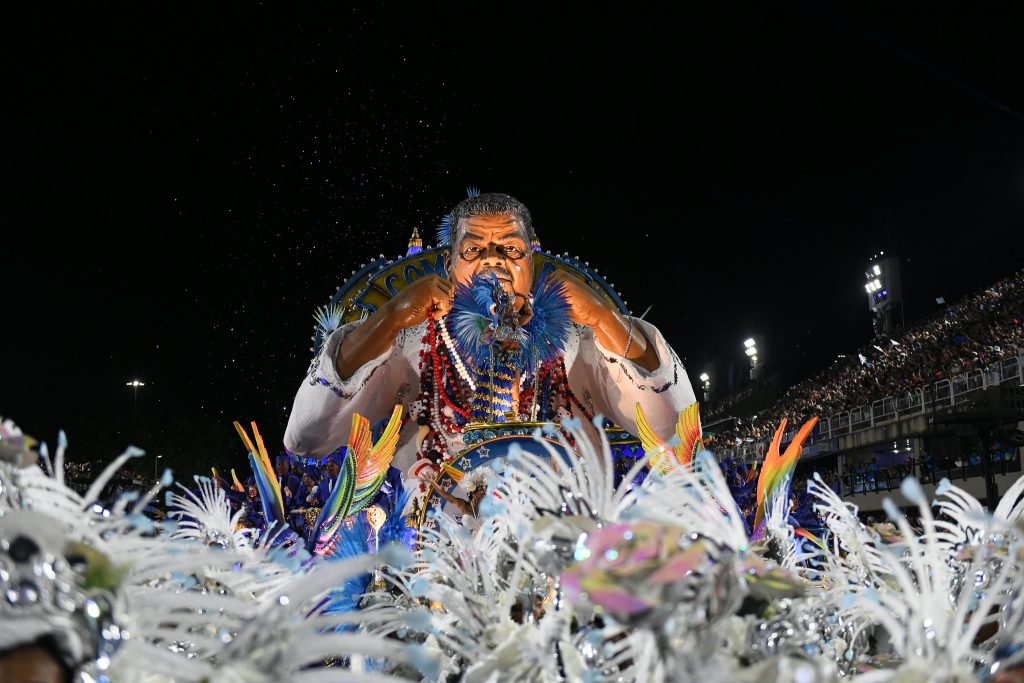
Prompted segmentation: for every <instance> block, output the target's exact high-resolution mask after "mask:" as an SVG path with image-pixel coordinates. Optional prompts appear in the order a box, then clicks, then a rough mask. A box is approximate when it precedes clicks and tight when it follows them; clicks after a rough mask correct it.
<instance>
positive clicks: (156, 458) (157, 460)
mask: <svg viewBox="0 0 1024 683" xmlns="http://www.w3.org/2000/svg"><path fill="white" fill-rule="evenodd" d="M162 457H164V456H162V455H158V456H156V457H155V458H153V481H156V480H157V479H159V478H160V477H159V475H158V474H157V470H159V469H160V466H159V464H158V463H159V461H160V458H162Z"/></svg>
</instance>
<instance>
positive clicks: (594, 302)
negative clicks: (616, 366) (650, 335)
mask: <svg viewBox="0 0 1024 683" xmlns="http://www.w3.org/2000/svg"><path fill="white" fill-rule="evenodd" d="M556 277H557V278H558V279H559V281H560V282H562V283H564V284H565V293H566V296H567V297H568V299H569V316H570V317H571V318H572V321H573V322H574V323H577V324H579V325H586V326H587V327H589V328H591V329H592V330H594V336H595V337H596V338H597V340H598V341H600V342H601V344H602V345H603V346H604V347H605V348H606V349H608V350H610V351H611V352H612V353H616V354H619V355H623V354H626V357H627V358H629V359H630V360H632V361H633V362H635V363H636V364H637V365H639V366H640V367H642V368H644V369H645V370H647V371H648V372H650V371H652V370H654V369H655V368H657V367H658V354H657V352H656V351H655V350H654V347H653V346H652V345H651V344H648V343H647V338H646V337H644V335H643V332H641V331H639V330H636V329H633V330H632V333H630V328H631V327H632V325H631V323H630V322H629V321H628V320H627V319H626V318H625V317H624V316H622V315H620V314H619V313H618V311H616V310H615V309H614V308H613V307H612V305H611V304H609V303H607V302H606V301H605V300H604V299H602V298H601V296H600V295H598V294H597V293H596V292H595V291H594V290H592V289H591V288H590V287H588V286H587V285H586V283H584V282H583V281H582V280H578V279H576V278H574V277H572V276H571V275H568V274H566V273H557V274H556Z"/></svg>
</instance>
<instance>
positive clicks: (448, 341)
mask: <svg viewBox="0 0 1024 683" xmlns="http://www.w3.org/2000/svg"><path fill="white" fill-rule="evenodd" d="M440 323H441V324H440V325H439V327H440V328H441V339H442V340H443V341H444V345H445V346H447V347H448V353H449V354H450V355H451V358H452V362H453V363H455V371H456V372H458V373H459V377H461V378H462V379H463V380H464V381H465V382H466V384H468V385H469V388H470V389H472V390H473V391H476V382H474V381H473V378H472V377H471V376H470V374H469V370H467V369H466V364H465V363H463V362H462V356H460V355H459V352H458V351H457V350H456V349H455V344H453V343H452V338H451V337H450V336H449V335H448V318H447V316H446V317H444V318H441V320H440Z"/></svg>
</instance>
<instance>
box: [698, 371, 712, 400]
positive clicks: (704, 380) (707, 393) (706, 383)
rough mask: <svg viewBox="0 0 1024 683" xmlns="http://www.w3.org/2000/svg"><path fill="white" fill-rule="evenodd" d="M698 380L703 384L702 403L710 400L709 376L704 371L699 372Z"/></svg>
mask: <svg viewBox="0 0 1024 683" xmlns="http://www.w3.org/2000/svg"><path fill="white" fill-rule="evenodd" d="M700 382H701V384H703V385H704V403H710V402H711V377H710V376H709V375H708V373H706V372H702V373H701V374H700Z"/></svg>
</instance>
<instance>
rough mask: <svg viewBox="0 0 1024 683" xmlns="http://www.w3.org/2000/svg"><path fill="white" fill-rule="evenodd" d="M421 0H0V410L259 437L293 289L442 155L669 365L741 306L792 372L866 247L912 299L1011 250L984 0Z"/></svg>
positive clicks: (84, 442) (416, 201)
mask: <svg viewBox="0 0 1024 683" xmlns="http://www.w3.org/2000/svg"><path fill="white" fill-rule="evenodd" d="M438 4H439V5H441V6H439V7H436V8H423V7H421V8H419V9H409V8H407V7H404V6H400V5H398V4H387V5H382V6H378V7H376V8H372V9H358V10H355V9H341V8H337V7H334V6H333V5H328V4H327V3H325V7H322V8H320V9H313V8H310V7H308V6H307V7H306V8H305V9H304V10H302V11H296V10H294V9H293V8H291V7H290V6H289V5H286V4H281V5H279V6H271V5H268V4H266V3H260V4H257V3H246V4H236V5H226V4H221V3H194V4H189V3H166V4H156V3H131V4H128V3H125V4H120V5H119V4H104V5H100V6H98V5H94V4H85V3H83V4H72V5H68V6H52V5H51V6H47V7H45V8H42V9H40V10H39V11H38V12H37V13H35V14H33V15H31V16H30V15H24V16H14V15H8V17H7V20H6V21H5V22H4V23H5V24H6V28H5V30H4V33H5V41H4V44H5V52H7V53H8V54H7V56H6V58H5V60H4V72H5V78H4V81H5V86H4V90H5V91H6V95H7V97H5V99H6V100H7V102H8V105H7V106H6V107H5V109H6V110H7V113H8V114H9V115H11V116H10V118H9V119H8V123H7V124H6V126H5V132H6V135H5V143H4V145H3V155H4V158H5V163H4V164H3V166H4V167H5V168H4V175H5V177H6V180H5V182H4V183H3V185H4V188H5V192H6V193H7V194H8V198H7V200H5V202H4V205H5V207H4V213H5V214H6V216H5V218H4V219H3V228H2V231H3V238H2V245H3V252H4V255H3V264H4V265H3V267H4V271H5V278H4V281H5V287H4V309H5V312H4V316H3V320H4V322H3V333H2V335H0V336H2V339H3V341H2V344H3V355H2V362H3V374H2V377H0V414H2V415H4V416H5V417H10V418H13V419H15V420H16V421H17V422H18V423H19V424H20V425H21V426H22V427H23V429H24V430H25V431H26V432H28V433H31V434H33V435H35V436H37V437H38V438H40V439H44V440H47V441H50V442H51V443H52V442H53V441H54V440H55V434H56V431H57V430H58V429H59V428H64V429H66V430H67V432H68V436H69V439H70V441H71V451H70V455H71V457H72V458H75V459H93V458H103V459H107V458H110V457H112V456H113V455H115V454H116V453H118V452H120V450H121V449H122V448H123V447H124V446H125V445H127V443H128V442H129V441H131V442H134V443H137V444H138V445H140V446H142V447H143V448H147V449H148V450H149V452H150V455H154V454H156V453H158V452H163V453H165V454H166V455H167V457H168V460H167V461H164V462H170V463H171V464H172V465H175V466H176V467H178V468H179V469H181V468H184V469H186V470H187V469H190V468H191V470H192V471H199V470H205V469H206V467H208V466H209V465H211V464H214V465H222V466H223V465H225V464H229V463H231V464H236V465H237V464H239V463H241V462H242V460H241V456H242V449H241V447H240V444H239V443H236V441H237V439H236V437H235V436H234V434H233V431H232V430H231V427H230V423H231V421H232V420H234V419H240V420H242V421H248V420H253V419H254V420H257V421H258V422H259V424H260V425H261V426H262V431H263V432H264V435H265V436H266V438H267V442H268V444H270V446H271V448H272V450H276V449H277V448H279V444H280V440H281V435H282V433H283V429H284V425H285V423H286V420H287V415H288V410H289V409H290V407H291V402H292V397H293V395H294V391H295V389H296V388H297V386H298V383H299V382H300V381H301V379H302V377H303V374H304V373H305V370H306V367H307V364H308V362H309V357H310V353H309V350H308V349H309V346H310V342H309V337H310V335H311V334H312V331H313V324H314V323H313V319H312V317H311V314H312V312H313V310H314V308H315V307H316V306H318V305H320V304H322V303H324V302H326V300H327V299H328V297H329V296H330V295H331V294H332V293H333V292H334V290H335V289H336V288H337V286H338V285H339V284H340V283H341V282H342V281H343V279H344V277H345V276H346V275H347V274H348V273H349V272H350V271H351V270H352V269H353V268H354V267H356V266H358V265H359V264H360V263H362V262H364V261H365V260H367V259H368V258H369V257H372V256H376V255H377V254H380V253H383V254H386V255H388V256H395V255H397V254H399V253H403V252H404V250H405V246H406V241H407V239H408V236H409V233H410V231H411V229H412V228H413V227H414V226H419V227H420V228H421V229H422V230H423V231H424V233H425V236H427V237H432V235H433V226H434V225H435V224H436V222H437V221H438V219H439V218H440V216H441V215H443V214H444V213H445V212H447V211H448V210H450V208H451V207H452V206H453V205H454V204H455V203H457V202H458V201H459V200H460V199H461V198H462V197H464V196H465V195H464V188H465V187H466V186H467V185H475V186H478V187H480V188H481V189H482V190H484V191H504V192H508V193H510V194H513V195H515V196H516V197H518V198H519V199H521V200H523V201H524V202H525V203H526V204H527V206H529V207H530V209H531V211H532V213H533V217H534V222H535V225H536V227H537V231H538V233H539V235H540V238H541V240H542V242H543V244H544V246H545V248H549V249H552V250H554V251H557V252H559V253H561V252H563V251H568V252H570V253H573V254H576V255H579V256H580V257H582V258H584V259H586V260H588V261H590V262H591V263H593V264H596V265H597V266H598V268H599V269H600V271H601V273H602V274H605V275H606V276H607V277H608V279H610V280H611V281H612V282H613V283H614V284H615V285H616V287H617V289H618V290H619V291H620V292H622V293H623V294H624V296H625V298H626V300H627V301H629V303H630V305H631V308H633V310H634V312H636V313H637V314H639V313H641V312H643V311H644V310H645V309H646V308H647V307H648V305H653V308H652V310H651V311H650V313H649V314H648V319H649V320H651V321H653V322H654V323H655V324H656V325H658V326H659V327H660V328H661V329H662V331H663V332H664V334H665V336H666V337H667V338H668V340H669V342H670V343H671V344H673V346H674V347H675V348H676V350H677V351H678V352H679V354H680V356H682V357H683V358H684V359H685V362H686V365H687V367H688V370H689V372H690V374H691V378H692V380H693V382H694V384H696V383H697V380H696V376H697V375H699V374H700V372H701V371H702V369H703V368H704V367H706V366H707V364H708V363H710V362H711V361H712V360H713V359H714V358H716V357H721V356H724V355H727V354H728V355H733V354H736V353H737V352H738V351H739V350H740V345H741V342H742V340H743V339H744V338H746V337H747V336H749V335H751V334H755V333H757V334H762V335H764V339H765V347H766V348H765V351H764V360H765V361H766V362H767V364H768V366H769V371H772V372H779V373H781V374H782V376H783V380H784V381H785V382H787V383H792V382H794V381H797V380H799V379H801V378H803V377H805V376H807V375H808V374H810V373H813V372H815V371H817V370H820V369H821V368H823V367H824V366H826V365H827V364H828V363H830V362H831V361H832V360H833V359H834V358H835V357H836V355H837V354H840V353H849V352H852V351H854V350H855V349H856V348H857V347H858V346H860V345H861V344H863V343H865V342H866V341H868V340H869V338H870V335H871V327H870V318H869V314H868V312H867V310H866V301H865V294H864V291H863V288H862V282H863V274H862V273H863V270H864V268H865V265H866V260H867V259H868V258H869V257H870V256H871V255H872V254H874V253H875V252H877V251H879V250H882V249H885V250H887V251H888V253H894V252H897V251H898V253H899V254H900V255H901V257H902V259H903V286H904V292H905V298H906V308H907V311H906V312H907V317H908V319H912V318H914V317H919V316H922V315H926V314H928V313H930V312H932V311H933V310H934V309H935V302H934V298H935V297H936V296H944V297H945V298H946V299H947V300H949V301H952V300H953V299H954V298H955V297H957V296H959V295H962V294H964V293H966V292H968V291H971V290H973V289H976V288H977V287H980V286H983V285H985V284H988V283H991V282H994V281H995V280H997V279H999V278H1001V277H1004V276H1005V275H1007V274H1009V273H1010V272H1012V271H1014V270H1016V269H1018V268H1020V267H1021V266H1022V265H1024V258H1022V256H1021V253H1022V246H1024V237H1022V231H1021V226H1022V219H1024V117H1022V115H1021V111H1024V90H1022V89H1021V87H1020V85H1021V83H1024V60H1022V57H1021V51H1020V49H1019V48H1020V44H1019V26H1020V22H1019V20H1018V19H1019V17H1016V16H1014V15H1013V14H1011V12H1010V11H1009V10H1007V9H1004V6H1002V5H992V4H982V3H970V4H969V3H963V4H957V3H949V2H931V3H927V4H924V3H919V4H913V5H911V4H903V3H900V4H899V6H893V5H894V3H886V4H885V5H881V4H880V5H873V6H872V5H865V4H864V3H849V4H834V3H817V2H814V3H812V2H787V3H773V4H772V6H771V8H767V7H765V6H763V5H762V4H760V3H751V4H741V3H733V2H725V3H708V4H711V5H714V6H713V7H705V8H700V9H688V10H686V11H683V12H678V11H677V13H675V14H671V15H669V14H663V13H661V12H659V11H657V10H655V9H651V8H644V7H640V8H637V7H632V6H631V7H629V8H628V9H627V8H626V7H625V5H626V3H614V4H609V5H602V4H597V3H588V4H586V5H583V4H580V5H578V6H576V7H574V8H561V9H558V10H552V9H550V8H546V7H544V6H541V5H526V4H522V3H516V4H508V5H504V6H499V7H491V8H486V7H484V6H483V5H482V4H481V5H456V4H447V3H446V4H443V5H442V4H441V3H438ZM629 4H630V5H633V4H635V3H629ZM328 7H329V8H328ZM136 377H137V378H139V379H142V380H143V381H145V382H146V386H145V387H144V388H142V389H140V390H139V392H138V405H137V407H135V406H133V393H132V390H131V389H129V388H127V387H126V386H125V383H126V382H127V381H128V380H131V379H133V378H136ZM145 462H148V463H151V462H152V461H151V460H147V461H145Z"/></svg>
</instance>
